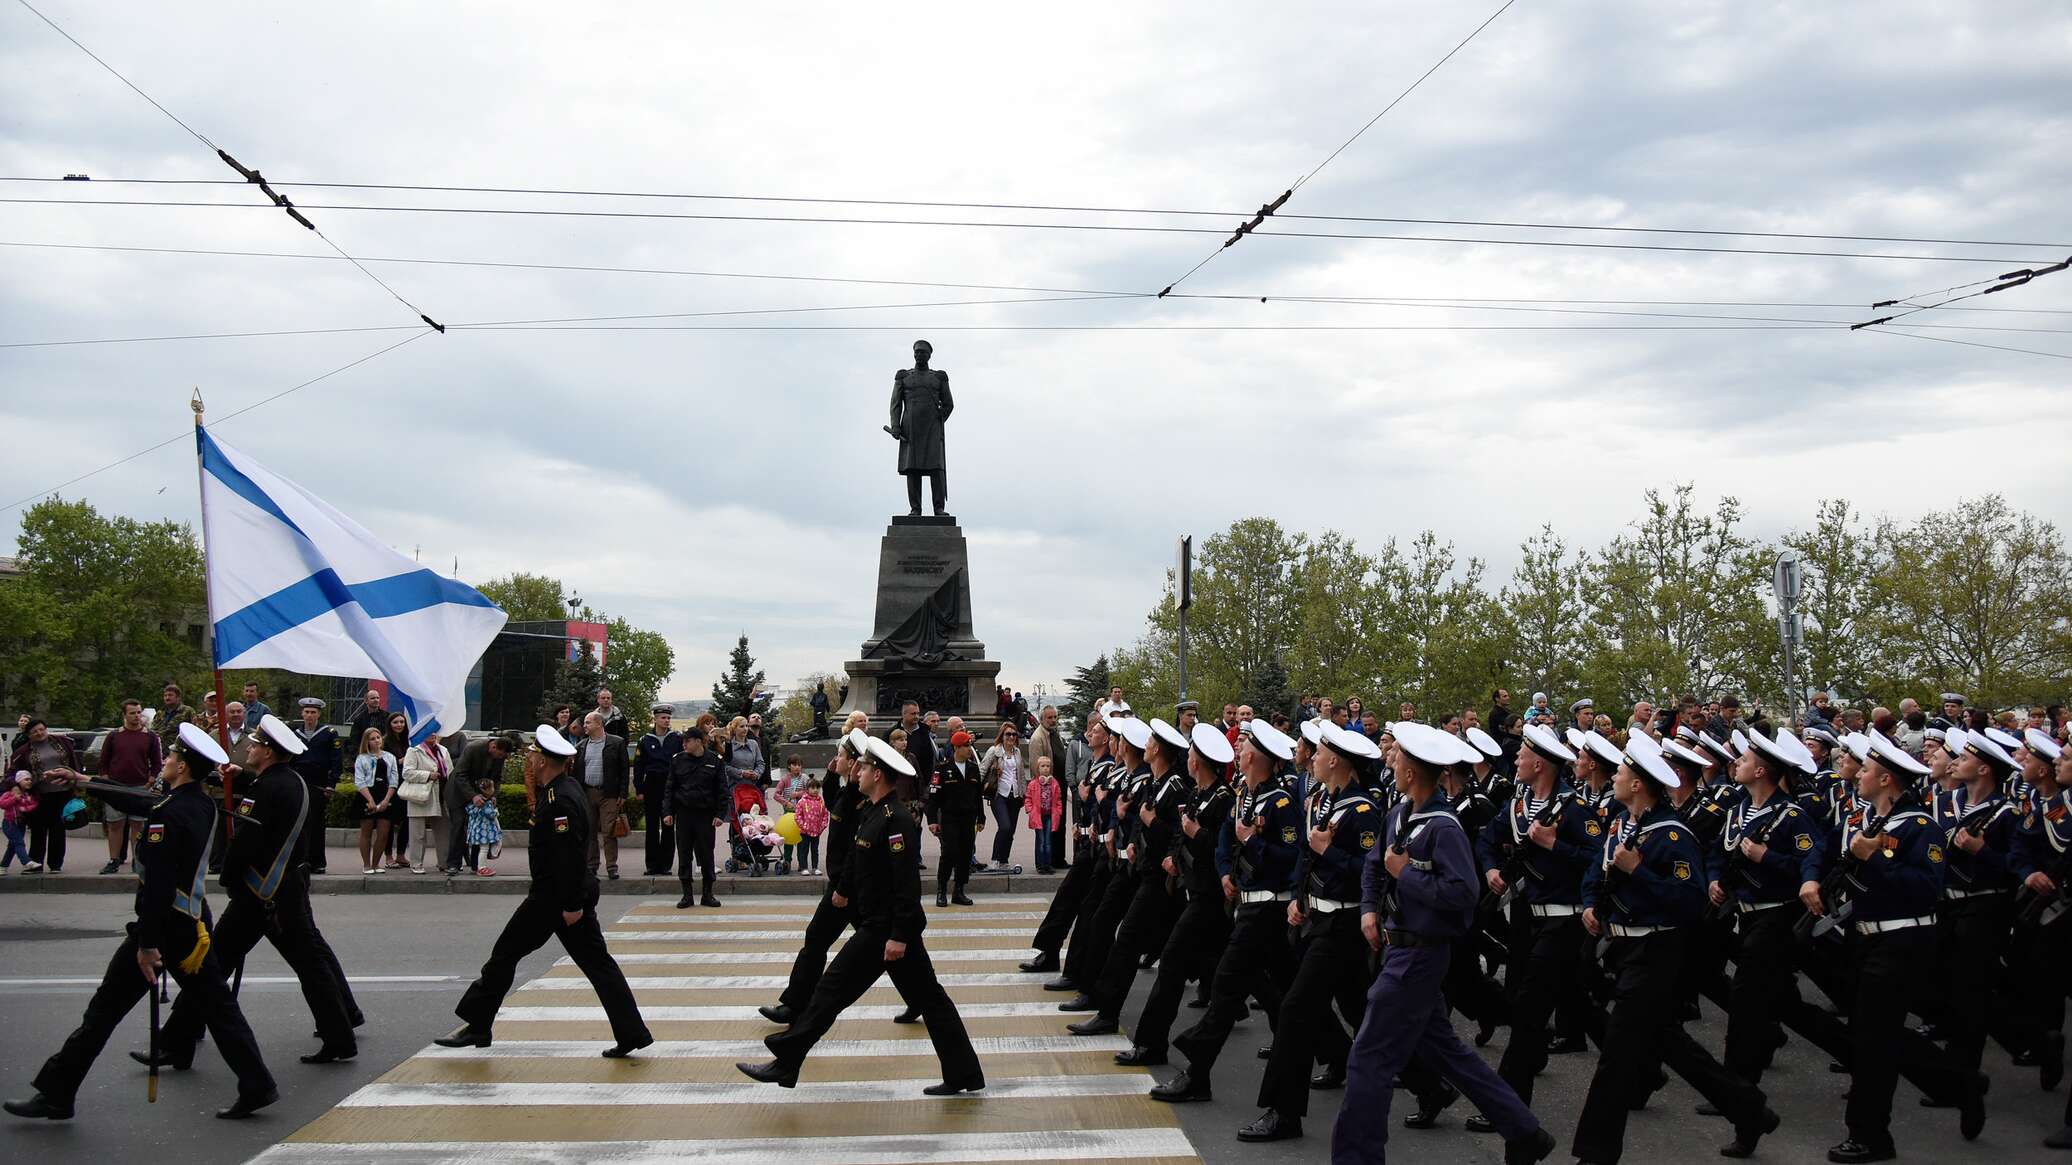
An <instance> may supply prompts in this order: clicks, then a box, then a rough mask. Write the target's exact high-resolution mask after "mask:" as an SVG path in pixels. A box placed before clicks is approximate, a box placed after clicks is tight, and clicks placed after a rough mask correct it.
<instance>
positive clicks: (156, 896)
mask: <svg viewBox="0 0 2072 1165" xmlns="http://www.w3.org/2000/svg"><path fill="white" fill-rule="evenodd" d="M110 800H113V797H112V796H111V797H110ZM130 800H132V799H129V798H125V804H124V806H123V807H124V809H125V810H127V809H128V802H129V801H130ZM134 800H142V801H144V803H145V804H146V805H147V806H149V808H148V809H147V810H145V816H144V837H143V839H142V840H141V841H139V842H138V843H137V861H138V863H139V864H141V865H142V866H143V867H144V874H143V879H142V881H140V882H139V883H138V885H137V921H136V922H134V923H132V924H130V928H129V929H130V934H131V936H132V937H134V938H135V939H136V940H137V946H138V947H140V948H142V949H145V950H159V951H166V952H167V953H169V954H173V953H177V954H178V955H179V956H182V957H184V955H185V954H186V952H187V951H189V950H192V949H193V947H194V923H195V916H194V915H191V914H188V913H187V912H186V911H183V910H181V909H180V908H179V907H178V906H176V905H175V903H176V902H178V901H180V900H182V899H185V898H186V897H187V896H188V895H189V894H190V893H192V892H193V890H194V874H195V871H196V869H197V867H199V866H200V865H201V860H202V849H203V848H204V847H205V846H207V845H208V841H209V836H210V834H211V833H213V832H214V831H215V828H216V806H215V805H214V804H213V803H211V802H210V800H209V794H208V790H207V789H206V788H204V787H203V786H202V784H201V782H199V781H189V782H188V783H187V784H184V785H181V786H180V787H179V788H177V789H174V790H172V791H171V792H169V793H167V794H166V795H165V796H164V797H158V798H135V799H134ZM189 905H190V908H192V909H195V910H196V911H197V912H206V910H207V906H206V904H205V903H201V902H191V903H190V904H189ZM166 961H167V962H169V963H176V962H178V961H179V958H168V959H167V960H166Z"/></svg>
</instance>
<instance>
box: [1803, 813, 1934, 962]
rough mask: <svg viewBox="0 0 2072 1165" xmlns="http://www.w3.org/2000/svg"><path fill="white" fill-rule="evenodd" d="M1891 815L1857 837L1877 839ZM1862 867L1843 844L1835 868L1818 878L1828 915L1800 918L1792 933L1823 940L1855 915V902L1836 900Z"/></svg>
mask: <svg viewBox="0 0 2072 1165" xmlns="http://www.w3.org/2000/svg"><path fill="white" fill-rule="evenodd" d="M1906 803H1907V800H1906V798H1904V797H1902V798H1901V799H1900V800H1899V801H1897V802H1895V803H1894V804H1893V806H1892V811H1893V812H1896V811H1897V810H1898V809H1899V808H1900V807H1901V806H1902V805H1905V804H1906ZM1891 816H1892V812H1887V813H1886V814H1885V815H1884V816H1883V817H1880V818H1878V819H1877V820H1875V821H1872V822H1871V823H1870V824H1868V825H1865V826H1864V827H1863V833H1862V834H1860V835H1859V836H1862V837H1869V838H1876V837H1878V836H1879V835H1881V834H1883V833H1884V832H1885V822H1886V820H1887V819H1888V818H1890V817H1891ZM1845 836H1846V835H1845ZM1862 865H1863V863H1862V862H1860V861H1858V860H1857V858H1856V855H1855V854H1852V853H1850V852H1849V847H1848V846H1847V845H1844V846H1843V847H1842V855H1841V860H1840V861H1838V862H1836V863H1835V868H1834V869H1832V870H1830V871H1828V875H1827V877H1825V878H1823V879H1821V882H1820V900H1821V901H1822V902H1824V903H1829V904H1830V905H1829V907H1828V912H1827V913H1826V914H1808V915H1806V916H1805V917H1804V918H1801V919H1799V920H1798V921H1797V922H1795V923H1793V924H1792V931H1793V933H1794V934H1796V935H1797V936H1798V937H1799V938H1802V939H1803V938H1826V937H1827V936H1828V935H1830V934H1833V933H1834V932H1835V931H1837V930H1839V929H1841V928H1842V927H1843V926H1844V925H1846V924H1847V923H1848V921H1849V916H1850V915H1851V914H1853V913H1855V903H1853V902H1847V901H1845V902H1841V903H1839V904H1835V899H1836V898H1838V897H1840V896H1841V893H1842V888H1843V887H1844V886H1847V885H1848V884H1849V883H1850V882H1851V881H1853V880H1854V879H1855V877H1856V871H1857V870H1858V869H1860V868H1861V867H1862Z"/></svg>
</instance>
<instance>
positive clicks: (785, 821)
mask: <svg viewBox="0 0 2072 1165" xmlns="http://www.w3.org/2000/svg"><path fill="white" fill-rule="evenodd" d="M777 836H778V837H781V838H783V839H784V844H786V845H797V844H799V819H798V818H797V817H796V816H794V815H792V814H790V813H786V814H785V815H784V816H782V817H779V818H778V819H777Z"/></svg>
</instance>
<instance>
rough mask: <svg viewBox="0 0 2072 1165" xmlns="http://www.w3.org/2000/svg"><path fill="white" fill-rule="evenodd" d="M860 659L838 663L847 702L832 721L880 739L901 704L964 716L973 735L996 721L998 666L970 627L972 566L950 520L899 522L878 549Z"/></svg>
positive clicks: (895, 719) (960, 532) (903, 519)
mask: <svg viewBox="0 0 2072 1165" xmlns="http://www.w3.org/2000/svg"><path fill="white" fill-rule="evenodd" d="M860 654H861V656H862V658H860V659H853V660H850V661H849V662H848V663H846V664H844V665H843V667H844V670H846V671H847V672H848V673H849V698H848V699H847V700H846V701H844V702H843V704H842V707H841V710H840V711H839V712H837V713H836V714H835V715H834V716H833V717H832V719H833V721H834V722H835V724H836V726H837V727H839V726H840V723H841V721H842V720H843V719H844V718H846V717H847V716H848V714H849V713H850V712H852V711H857V710H861V711H862V712H864V713H865V714H867V715H869V716H870V718H871V731H872V732H873V733H882V732H883V731H884V730H885V729H887V728H889V727H891V726H892V725H893V724H895V723H897V722H898V720H899V708H900V704H901V703H902V702H903V701H905V700H907V699H914V700H918V701H919V702H920V704H921V710H922V711H923V712H928V711H935V712H940V713H942V715H944V716H945V717H948V716H952V715H956V716H962V717H964V719H965V721H966V722H967V723H968V724H970V725H971V727H972V728H973V729H974V730H988V731H989V730H990V727H991V725H992V724H993V723H994V721H995V720H996V719H997V718H998V717H997V716H996V715H995V712H996V709H997V707H998V705H997V701H996V697H995V692H996V689H997V687H998V681H999V676H1000V665H999V664H998V663H997V662H994V661H992V660H989V659H987V658H986V645H985V644H984V643H981V642H979V640H978V637H977V635H976V634H975V633H974V632H973V630H972V626H971V567H970V559H969V556H968V554H967V553H966V550H965V545H964V531H963V530H962V529H960V528H959V527H958V525H957V520H956V519H955V518H952V517H948V516H944V517H940V518H930V517H922V518H913V517H898V518H894V519H892V524H891V525H890V526H888V527H886V529H885V537H884V539H883V540H882V541H881V542H880V543H879V547H878V602H877V614H876V617H875V619H874V620H873V623H872V627H871V637H870V638H869V639H866V640H864V642H863V649H862V651H861V653H860Z"/></svg>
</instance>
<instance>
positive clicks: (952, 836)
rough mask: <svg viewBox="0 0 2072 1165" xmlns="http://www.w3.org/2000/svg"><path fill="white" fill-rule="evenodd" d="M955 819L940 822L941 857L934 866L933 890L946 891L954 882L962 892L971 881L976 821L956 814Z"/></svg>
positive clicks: (975, 840)
mask: <svg viewBox="0 0 2072 1165" xmlns="http://www.w3.org/2000/svg"><path fill="white" fill-rule="evenodd" d="M956 817H957V820H955V821H945V822H943V823H942V858H941V860H940V861H939V862H937V863H936V867H935V892H936V893H937V894H943V893H947V892H948V890H949V887H950V886H951V884H952V883H954V884H955V885H956V887H957V893H959V894H962V893H963V892H964V887H965V885H966V883H968V882H970V881H971V858H972V855H973V854H974V853H976V852H977V850H978V833H977V830H978V823H977V822H976V821H973V820H972V819H970V818H968V817H965V816H964V815H963V814H961V813H960V814H956Z"/></svg>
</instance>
